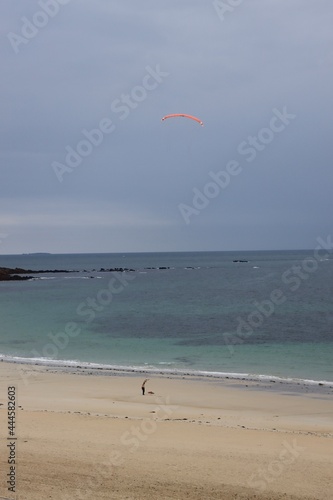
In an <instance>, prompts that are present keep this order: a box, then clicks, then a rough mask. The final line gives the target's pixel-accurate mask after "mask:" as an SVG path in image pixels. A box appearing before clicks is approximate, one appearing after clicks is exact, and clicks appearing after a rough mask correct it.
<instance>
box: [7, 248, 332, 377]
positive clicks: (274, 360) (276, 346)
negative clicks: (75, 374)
mask: <svg viewBox="0 0 333 500" xmlns="http://www.w3.org/2000/svg"><path fill="white" fill-rule="evenodd" d="M235 260H243V261H246V262H234V261H235ZM0 266H3V267H16V266H17V267H24V268H29V269H49V270H53V269H62V270H73V271H76V272H72V273H56V274H53V273H47V274H45V275H44V274H43V275H40V274H36V275H35V276H36V279H34V280H30V281H24V282H7V283H6V282H0V317H1V327H0V353H1V355H2V356H6V357H10V358H13V357H18V358H30V359H38V360H44V362H47V361H48V360H49V361H51V360H53V361H54V360H58V361H59V362H67V363H68V362H71V361H72V362H75V363H81V364H82V363H95V364H97V365H107V366H109V367H124V368H125V369H128V370H131V369H137V370H139V369H143V368H144V369H148V370H152V371H158V372H161V371H162V372H163V371H164V372H168V371H169V372H172V373H179V372H182V373H184V372H185V373H203V372H205V373H207V374H209V373H210V374H212V373H214V374H215V375H216V376H219V375H220V376H223V375H224V376H225V375H226V374H228V375H229V374H230V375H231V374H240V376H243V375H244V376H251V377H254V378H256V377H257V378H260V377H262V376H264V377H277V378H278V377H280V378H292V379H296V378H297V379H306V380H314V381H328V382H332V381H333V368H332V361H333V294H332V291H333V258H332V255H331V254H330V255H327V252H325V251H324V250H322V251H321V252H320V253H319V254H314V252H313V251H311V250H308V251H285V252H198V253H197V252H193V253H192V252H188V253H187V252H183V253H150V254H149V253H142V254H87V255H83V254H80V255H17V256H0ZM115 267H123V268H128V269H134V271H125V272H122V273H114V272H100V269H101V268H104V269H110V268H115ZM159 267H166V268H167V269H157V268H159ZM148 268H154V269H148Z"/></svg>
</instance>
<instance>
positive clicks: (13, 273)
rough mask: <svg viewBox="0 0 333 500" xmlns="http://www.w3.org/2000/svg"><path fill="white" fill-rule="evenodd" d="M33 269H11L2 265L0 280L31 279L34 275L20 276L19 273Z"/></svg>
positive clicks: (25, 272)
mask: <svg viewBox="0 0 333 500" xmlns="http://www.w3.org/2000/svg"><path fill="white" fill-rule="evenodd" d="M21 271H24V272H21ZM28 272H31V271H25V270H24V269H19V268H15V269H10V268H8V267H0V281H24V280H30V279H31V278H33V276H19V274H27V273H28Z"/></svg>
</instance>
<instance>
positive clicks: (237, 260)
mask: <svg viewBox="0 0 333 500" xmlns="http://www.w3.org/2000/svg"><path fill="white" fill-rule="evenodd" d="M232 262H249V261H248V260H239V259H236V260H233V261H232Z"/></svg>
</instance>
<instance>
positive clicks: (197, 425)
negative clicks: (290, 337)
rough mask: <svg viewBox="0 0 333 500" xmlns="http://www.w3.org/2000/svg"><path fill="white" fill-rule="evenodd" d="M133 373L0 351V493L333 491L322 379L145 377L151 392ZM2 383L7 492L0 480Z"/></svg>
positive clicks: (149, 495)
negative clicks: (258, 381) (301, 385)
mask: <svg viewBox="0 0 333 500" xmlns="http://www.w3.org/2000/svg"><path fill="white" fill-rule="evenodd" d="M144 378H145V375H140V376H103V375H100V376H97V375H87V374H82V373H81V374H79V373H63V372H57V371H56V370H54V369H48V370H47V369H46V368H45V367H39V366H29V365H17V364H12V363H5V362H1V363H0V402H1V403H2V405H1V406H0V409H1V411H0V419H1V443H2V444H1V454H0V456H1V469H0V476H1V480H0V485H1V486H0V487H1V489H0V498H1V497H3V498H10V499H14V498H17V499H19V500H48V499H52V500H53V499H54V500H65V499H66V500H69V499H71V500H82V499H86V500H91V499H94V500H95V499H96V500H99V499H117V500H118V499H131V500H141V499H142V500H143V499H149V500H155V499H156V500H157V499H158V500H163V499H170V500H177V499H187V500H192V499H196V500H209V499H226V500H232V499H244V500H245V499H256V500H261V499H272V500H273V499H274V500H278V499H281V500H282V499H290V500H293V499H294V500H296V499H303V500H304V499H312V500H313V499H318V500H332V498H333V486H332V479H333V428H332V424H333V405H332V390H331V394H328V393H327V391H326V394H324V393H323V394H319V393H316V394H309V393H307V394H306V393H305V392H304V394H301V393H298V394H287V393H286V394H282V393H280V392H278V391H277V390H275V391H265V390H258V389H256V388H255V387H253V386H251V384H250V383H248V382H246V383H245V382H244V383H243V387H239V385H240V384H239V383H238V382H237V384H236V383H234V386H233V384H232V383H231V381H225V382H219V383H217V382H215V383H214V382H213V381H211V382H206V381H195V380H191V379H175V378H168V377H151V378H150V380H149V381H148V382H147V386H146V390H147V392H148V391H153V392H154V394H147V393H146V395H145V396H142V395H141V382H142V381H143V379H144ZM245 384H246V385H248V387H246V386H245ZM9 386H15V387H16V405H17V410H16V430H15V432H16V437H17V440H15V445H14V446H13V449H14V453H15V460H16V464H15V486H16V493H15V494H16V496H15V494H14V493H12V492H10V491H8V490H7V485H6V480H7V477H6V474H8V473H9V467H10V465H9V464H8V463H7V460H8V456H9V453H10V447H8V446H7V445H8V443H9V444H10V443H14V441H11V440H9V439H7V438H8V429H7V389H8V387H9ZM281 387H282V386H281ZM281 390H282V389H281ZM284 390H285V388H284Z"/></svg>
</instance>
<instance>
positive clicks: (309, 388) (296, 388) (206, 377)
mask: <svg viewBox="0 0 333 500" xmlns="http://www.w3.org/2000/svg"><path fill="white" fill-rule="evenodd" d="M2 362H3V363H9V364H15V365H28V366H38V367H42V368H45V369H46V371H50V370H51V369H52V370H54V372H63V373H75V374H81V375H93V376H110V377H113V376H120V377H127V376H129V377H130V376H133V377H136V376H137V377H139V376H151V377H162V378H170V379H188V380H194V381H195V380H196V381H203V382H210V383H215V384H219V383H221V384H224V385H228V384H229V385H232V386H233V387H237V386H239V387H244V386H246V387H249V388H257V389H259V390H269V391H270V390H271V391H278V392H283V391H287V392H291V393H303V392H304V390H305V391H306V392H308V393H313V394H321V395H329V394H333V382H330V381H327V380H309V379H298V378H295V379H293V378H290V377H289V378H283V377H277V376H274V375H255V374H248V373H223V372H210V371H204V370H181V369H178V370H177V369H176V370H172V369H159V368H148V367H127V366H113V365H105V364H99V363H88V362H80V361H72V360H51V359H38V358H21V357H14V356H7V355H1V354H0V363H2Z"/></svg>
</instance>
